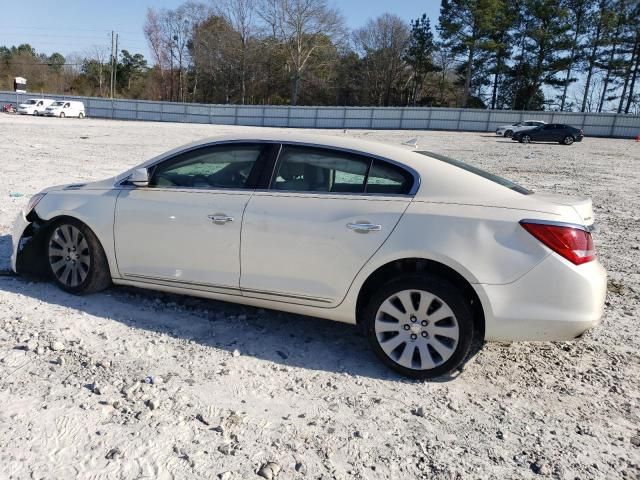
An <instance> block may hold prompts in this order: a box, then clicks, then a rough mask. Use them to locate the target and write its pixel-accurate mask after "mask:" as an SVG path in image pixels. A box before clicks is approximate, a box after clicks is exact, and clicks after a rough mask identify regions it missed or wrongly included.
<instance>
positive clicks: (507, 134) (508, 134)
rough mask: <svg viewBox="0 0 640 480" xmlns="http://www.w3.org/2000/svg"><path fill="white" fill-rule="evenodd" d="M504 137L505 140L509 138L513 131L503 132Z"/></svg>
mask: <svg viewBox="0 0 640 480" xmlns="http://www.w3.org/2000/svg"><path fill="white" fill-rule="evenodd" d="M504 136H505V137H507V138H511V137H512V136H513V130H507V131H506V132H504Z"/></svg>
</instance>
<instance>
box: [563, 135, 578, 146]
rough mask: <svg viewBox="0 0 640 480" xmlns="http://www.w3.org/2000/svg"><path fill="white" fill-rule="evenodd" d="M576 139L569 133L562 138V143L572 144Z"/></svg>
mask: <svg viewBox="0 0 640 480" xmlns="http://www.w3.org/2000/svg"><path fill="white" fill-rule="evenodd" d="M574 141H575V139H574V138H573V137H572V136H571V135H567V136H566V137H564V139H563V140H562V143H563V144H565V145H571V144H573V142H574Z"/></svg>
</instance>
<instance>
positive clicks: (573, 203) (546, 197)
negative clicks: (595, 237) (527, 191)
mask: <svg viewBox="0 0 640 480" xmlns="http://www.w3.org/2000/svg"><path fill="white" fill-rule="evenodd" d="M531 197H532V198H534V199H536V200H541V201H543V202H549V203H555V204H556V205H563V206H566V207H571V208H573V210H575V211H576V213H577V214H578V216H579V217H580V218H581V219H582V221H583V222H584V226H585V227H589V226H591V225H593V202H592V201H591V199H590V198H588V197H574V196H571V195H558V194H555V193H534V194H532V195H531Z"/></svg>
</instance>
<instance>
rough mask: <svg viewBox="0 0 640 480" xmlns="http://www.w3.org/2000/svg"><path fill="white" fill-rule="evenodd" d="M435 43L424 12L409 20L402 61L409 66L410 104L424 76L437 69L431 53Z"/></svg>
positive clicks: (416, 98)
mask: <svg viewBox="0 0 640 480" xmlns="http://www.w3.org/2000/svg"><path fill="white" fill-rule="evenodd" d="M435 49H436V45H435V43H434V41H433V33H432V32H431V23H430V21H429V19H428V18H427V15H426V14H422V17H420V18H418V19H416V20H412V21H411V37H410V39H409V46H408V48H407V51H406V53H405V55H404V57H403V59H404V61H405V62H406V63H407V64H408V65H409V66H410V67H411V70H412V72H413V75H412V83H413V85H412V89H411V95H410V101H411V104H412V105H416V102H417V101H418V100H419V98H418V97H419V96H421V93H422V87H423V85H424V80H425V77H426V76H427V75H428V74H429V73H431V72H435V71H437V70H438V69H437V67H436V66H435V65H434V63H433V54H434V52H435Z"/></svg>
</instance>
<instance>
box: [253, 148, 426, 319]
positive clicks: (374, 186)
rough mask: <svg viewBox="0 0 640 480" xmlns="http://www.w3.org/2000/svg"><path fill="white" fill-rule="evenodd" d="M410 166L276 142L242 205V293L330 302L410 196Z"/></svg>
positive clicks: (338, 295)
mask: <svg viewBox="0 0 640 480" xmlns="http://www.w3.org/2000/svg"><path fill="white" fill-rule="evenodd" d="M418 182H419V181H418V180H417V174H415V173H413V172H411V171H408V170H406V169H404V168H402V167H399V166H397V165H395V164H391V163H389V162H385V161H383V160H380V159H372V158H370V157H367V156H363V155H358V154H354V153H349V152H344V151H339V150H334V149H330V148H325V147H322V148H320V147H312V146H300V145H284V146H283V147H282V150H281V152H280V155H279V157H278V161H277V163H276V165H275V169H274V174H273V175H272V178H271V181H270V184H269V186H268V188H266V189H263V190H260V189H259V190H257V191H256V193H255V194H254V195H253V196H252V198H251V200H250V201H249V203H248V205H247V208H246V210H245V214H244V219H243V227H242V246H241V264H242V276H241V281H240V284H241V288H242V294H243V295H246V296H251V297H257V298H266V299H271V300H277V301H282V302H289V303H299V304H307V305H317V306H321V307H331V306H335V305H337V304H339V303H340V301H341V300H342V299H343V298H344V296H345V295H346V292H347V290H348V288H349V285H350V284H351V282H352V281H353V279H354V278H355V276H356V274H357V273H358V271H359V270H360V269H361V268H362V267H363V266H364V265H365V263H366V262H367V260H369V258H371V256H372V255H373V254H374V253H375V252H376V250H377V249H378V248H380V246H381V245H382V244H383V243H384V241H385V240H386V239H387V238H388V236H389V235H390V234H391V232H392V231H393V229H394V227H395V226H396V224H397V223H398V221H399V220H400V217H401V216H402V214H403V213H404V211H405V210H406V208H407V206H408V205H409V203H410V202H411V199H412V195H413V193H415V189H416V188H417V185H418Z"/></svg>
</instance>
